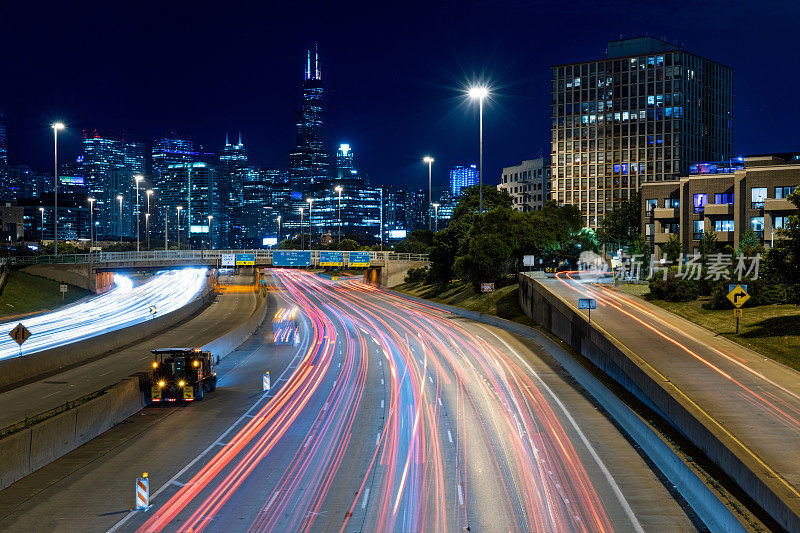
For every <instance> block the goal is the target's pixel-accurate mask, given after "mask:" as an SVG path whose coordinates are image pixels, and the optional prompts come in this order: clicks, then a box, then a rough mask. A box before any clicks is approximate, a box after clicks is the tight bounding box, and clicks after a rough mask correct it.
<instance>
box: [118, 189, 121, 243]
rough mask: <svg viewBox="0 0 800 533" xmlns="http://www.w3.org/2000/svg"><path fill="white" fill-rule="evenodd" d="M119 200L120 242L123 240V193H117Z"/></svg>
mask: <svg viewBox="0 0 800 533" xmlns="http://www.w3.org/2000/svg"><path fill="white" fill-rule="evenodd" d="M117 200H119V242H120V243H121V242H122V195H121V194H118V195H117Z"/></svg>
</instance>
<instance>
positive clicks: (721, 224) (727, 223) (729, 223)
mask: <svg viewBox="0 0 800 533" xmlns="http://www.w3.org/2000/svg"><path fill="white" fill-rule="evenodd" d="M733 228H734V226H733V220H716V221H715V222H714V231H734V229H733Z"/></svg>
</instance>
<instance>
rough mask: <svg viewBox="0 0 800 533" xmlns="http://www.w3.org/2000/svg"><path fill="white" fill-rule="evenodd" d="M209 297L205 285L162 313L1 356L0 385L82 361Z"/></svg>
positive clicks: (158, 327) (164, 324)
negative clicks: (58, 343)
mask: <svg viewBox="0 0 800 533" xmlns="http://www.w3.org/2000/svg"><path fill="white" fill-rule="evenodd" d="M213 299H214V295H212V294H211V293H210V291H209V290H208V288H207V289H206V290H205V291H204V292H203V293H202V294H201V295H200V296H199V297H198V298H196V299H195V300H193V301H192V302H190V303H188V304H187V305H185V306H183V307H181V308H180V309H178V310H176V311H173V312H171V313H168V314H166V315H164V316H160V317H156V318H154V319H152V320H148V321H146V322H142V323H140V324H136V325H134V326H129V327H127V328H122V329H119V330H116V331H114V332H112V333H107V334H104V335H98V336H96V337H90V338H88V339H86V340H82V341H78V342H73V343H71V344H67V345H65V346H61V347H58V348H53V349H51V350H44V351H41V352H35V353H32V354H29V355H23V356H22V357H16V358H13V359H4V360H3V361H0V388H2V387H8V386H10V385H13V384H15V383H20V382H24V381H27V380H30V379H33V378H36V377H38V376H41V375H44V374H49V373H51V372H56V371H58V370H60V369H62V368H64V367H67V366H71V365H76V364H80V363H84V362H86V361H88V360H90V359H92V358H95V357H98V356H99V355H102V354H104V353H106V352H109V351H111V350H115V349H118V348H121V347H122V346H125V345H127V344H130V343H132V342H136V341H138V340H140V339H142V338H144V337H147V336H149V335H152V334H154V333H157V332H159V331H162V330H165V329H167V328H170V327H172V326H174V325H175V324H177V323H178V322H181V321H182V320H185V319H187V318H189V317H190V316H192V315H193V314H195V313H196V312H198V311H199V310H201V309H202V308H204V307H205V306H207V305H208V304H210V303H211V302H212V301H213Z"/></svg>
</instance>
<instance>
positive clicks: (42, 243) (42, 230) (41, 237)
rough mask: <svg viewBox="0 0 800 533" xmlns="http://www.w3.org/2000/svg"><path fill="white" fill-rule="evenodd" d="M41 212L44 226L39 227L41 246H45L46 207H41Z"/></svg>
mask: <svg viewBox="0 0 800 533" xmlns="http://www.w3.org/2000/svg"><path fill="white" fill-rule="evenodd" d="M39 212H40V213H42V225H41V226H39V244H40V245H41V246H44V207H40V208H39Z"/></svg>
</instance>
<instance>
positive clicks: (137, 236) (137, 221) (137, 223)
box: [133, 174, 144, 252]
mask: <svg viewBox="0 0 800 533" xmlns="http://www.w3.org/2000/svg"><path fill="white" fill-rule="evenodd" d="M133 179H134V181H135V182H136V251H137V252H138V251H139V182H140V181H142V180H143V179H144V176H142V175H141V174H139V175H138V176H134V178H133Z"/></svg>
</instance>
